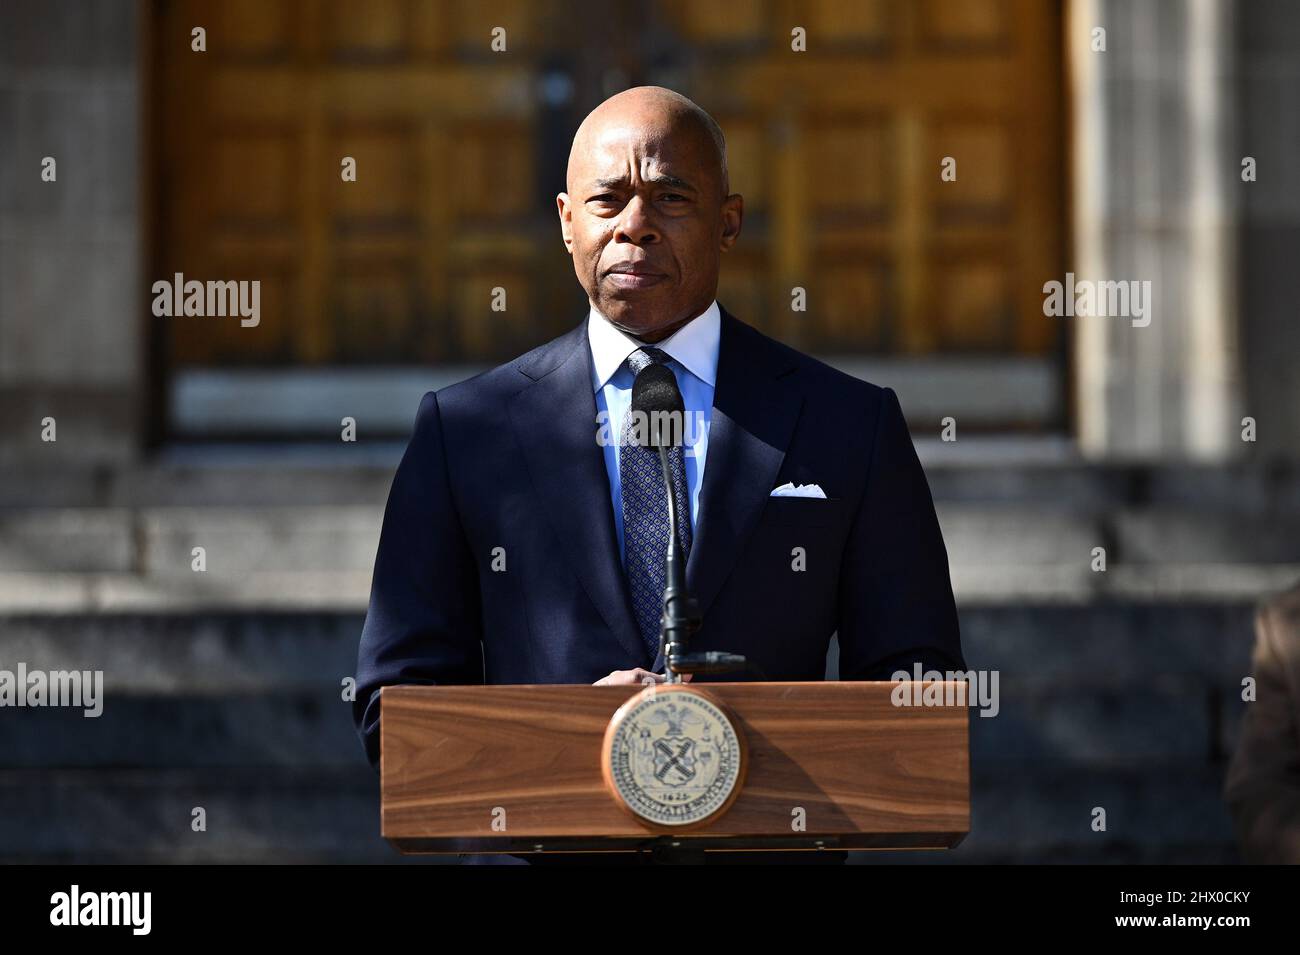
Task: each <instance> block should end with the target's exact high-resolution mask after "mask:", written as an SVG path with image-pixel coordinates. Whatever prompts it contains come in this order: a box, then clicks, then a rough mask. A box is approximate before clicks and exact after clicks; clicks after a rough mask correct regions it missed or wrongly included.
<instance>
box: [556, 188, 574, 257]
mask: <svg viewBox="0 0 1300 955" xmlns="http://www.w3.org/2000/svg"><path fill="white" fill-rule="evenodd" d="M555 209H556V211H557V212H558V213H559V214H560V235H562V236H563V237H564V247H565V248H566V249H568V250H569V254H570V255H573V207H572V205H570V203H569V194H568V193H567V192H561V193H559V194H557V195H556V197H555Z"/></svg>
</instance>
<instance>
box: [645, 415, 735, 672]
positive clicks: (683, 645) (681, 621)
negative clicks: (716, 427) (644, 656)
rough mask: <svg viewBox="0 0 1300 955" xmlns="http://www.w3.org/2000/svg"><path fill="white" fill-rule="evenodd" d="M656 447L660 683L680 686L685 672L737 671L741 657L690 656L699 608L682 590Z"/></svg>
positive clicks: (673, 507) (671, 509) (672, 511)
mask: <svg viewBox="0 0 1300 955" xmlns="http://www.w3.org/2000/svg"><path fill="white" fill-rule="evenodd" d="M655 444H656V445H657V446H658V448H659V465H660V467H661V468H662V469H663V473H664V487H665V488H667V490H668V550H667V552H666V553H665V554H664V564H665V568H666V571H667V572H666V573H665V575H664V580H665V587H664V612H663V616H662V617H660V618H659V650H660V652H661V653H663V656H664V674H665V676H664V682H666V683H682V682H684V681H683V679H682V675H683V674H686V673H725V672H727V671H728V670H737V669H741V668H743V667H744V666H745V665H746V661H745V658H744V657H743V656H741V655H740V654H736V653H724V652H722V651H720V650H709V651H707V652H705V653H690V652H689V648H690V642H691V637H692V636H694V635H695V632H696V631H697V630H699V629H700V608H699V604H697V603H696V602H695V598H694V597H692V596H691V595H690V592H689V591H687V589H686V559H685V557H686V555H685V554H684V553H683V552H682V545H681V540H680V539H679V538H678V536H677V514H678V505H679V503H680V502H679V501H678V500H677V490H676V488H675V487H674V486H673V479H672V471H671V469H670V468H669V465H668V447H667V446H666V444H665V443H664V442H663V441H662V440H657V441H656V442H655Z"/></svg>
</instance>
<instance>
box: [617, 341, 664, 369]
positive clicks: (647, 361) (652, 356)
mask: <svg viewBox="0 0 1300 955" xmlns="http://www.w3.org/2000/svg"><path fill="white" fill-rule="evenodd" d="M666 364H668V355H667V353H666V352H664V351H663V350H662V349H659V348H653V347H651V346H649V345H646V346H645V347H643V348H638V349H637V350H636V351H634V352H632V354H630V355H628V356H627V366H628V367H629V368H631V369H632V374H633V375H639V374H641V371H642V370H643V369H644V368H647V367H648V366H650V365H666Z"/></svg>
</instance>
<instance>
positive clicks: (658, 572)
mask: <svg viewBox="0 0 1300 955" xmlns="http://www.w3.org/2000/svg"><path fill="white" fill-rule="evenodd" d="M667 361H668V356H667V355H666V354H664V352H662V351H660V350H659V349H658V348H639V349H637V350H636V351H634V352H633V353H632V354H631V355H629V356H628V359H627V365H628V367H630V368H631V369H632V375H633V377H635V376H636V375H637V374H639V373H640V371H641V369H643V368H645V367H646V366H647V365H651V364H656V365H662V364H664V363H666V362H667ZM633 422H634V419H633V417H632V411H631V409H630V408H629V409H628V413H627V415H626V416H625V417H624V418H623V434H622V439H621V440H622V444H621V445H620V447H619V458H618V474H619V480H620V482H621V483H622V488H623V552H624V559H623V564H624V567H625V568H626V570H627V582H628V586H629V588H630V591H631V595H632V611H633V613H634V614H635V615H636V622H637V626H638V627H640V629H641V639H642V640H644V641H645V645H646V648H647V649H648V650H649V652H650V660H651V662H652V665H653V661H654V660H655V658H656V657H657V656H658V654H659V618H660V617H661V616H662V614H663V603H664V584H665V583H666V570H665V568H664V554H665V553H666V552H667V550H668V492H667V490H666V489H665V488H664V478H663V467H662V465H661V464H660V463H659V451H658V450H657V449H655V448H643V447H639V446H637V445H635V444H633V443H632V434H633V430H634V429H633ZM682 425H683V431H684V429H685V422H683V423H682ZM643 428H644V425H643ZM642 433H643V434H644V430H643V432H642ZM668 469H669V473H670V474H671V475H672V480H673V487H674V488H675V489H676V492H677V502H678V504H677V506H678V521H677V531H678V535H677V536H678V538H679V540H680V541H681V546H682V554H683V557H685V556H687V555H689V554H690V552H691V517H690V511H691V508H690V498H689V497H688V496H687V491H686V458H685V453H684V452H683V450H682V448H681V447H673V448H669V449H668Z"/></svg>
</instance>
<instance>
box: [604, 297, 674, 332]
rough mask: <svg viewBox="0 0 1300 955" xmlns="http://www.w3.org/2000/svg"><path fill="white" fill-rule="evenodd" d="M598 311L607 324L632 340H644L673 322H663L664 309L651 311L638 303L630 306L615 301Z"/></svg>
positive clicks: (629, 304) (623, 302) (627, 303)
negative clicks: (607, 321)
mask: <svg viewBox="0 0 1300 955" xmlns="http://www.w3.org/2000/svg"><path fill="white" fill-rule="evenodd" d="M599 311H600V313H601V314H602V315H604V316H605V318H606V319H608V320H609V323H610V324H611V325H613V326H614V327H615V328H617V329H618V330H619V331H621V332H623V333H624V334H627V335H631V336H633V337H634V338H641V339H646V338H649V337H652V336H654V335H655V334H657V333H659V332H660V331H662V330H663V329H666V328H668V327H670V326H671V325H673V324H674V323H673V321H671V320H670V321H667V322H665V321H664V309H662V308H660V309H652V308H649V307H647V305H646V304H644V303H641V302H638V303H636V304H635V305H632V304H631V303H629V302H626V301H621V300H620V301H615V302H613V303H609V304H608V305H607V306H606V307H600V308H599Z"/></svg>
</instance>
